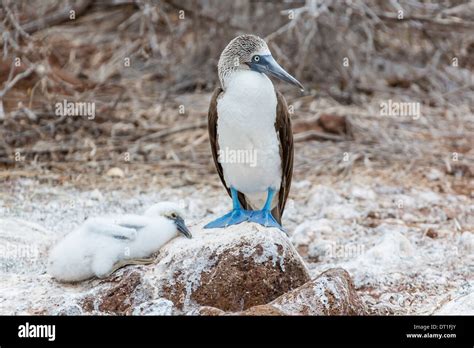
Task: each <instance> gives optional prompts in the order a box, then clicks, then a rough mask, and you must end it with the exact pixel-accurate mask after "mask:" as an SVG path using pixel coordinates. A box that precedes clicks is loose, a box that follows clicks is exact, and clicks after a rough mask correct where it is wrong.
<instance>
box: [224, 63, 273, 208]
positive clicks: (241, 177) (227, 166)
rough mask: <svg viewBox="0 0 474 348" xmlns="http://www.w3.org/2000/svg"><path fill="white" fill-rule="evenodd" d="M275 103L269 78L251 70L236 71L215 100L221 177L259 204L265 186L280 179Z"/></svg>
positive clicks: (263, 196) (271, 184)
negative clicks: (220, 95) (216, 100)
mask: <svg viewBox="0 0 474 348" xmlns="http://www.w3.org/2000/svg"><path fill="white" fill-rule="evenodd" d="M276 107H277V99H276V94H275V89H274V87H273V84H272V82H271V81H270V79H269V78H268V77H267V76H265V75H264V74H260V73H257V72H253V71H242V72H236V73H235V74H234V76H232V78H231V79H230V80H229V82H228V85H227V88H226V90H225V92H224V93H223V96H222V97H221V98H220V99H219V100H218V103H217V113H218V120H217V135H218V139H217V140H218V144H219V149H220V151H221V156H220V160H221V165H222V169H223V171H224V179H225V181H226V183H227V185H228V186H232V187H234V188H235V189H237V190H238V191H240V192H242V193H244V194H245V195H246V196H247V198H248V199H249V200H250V201H251V202H252V206H253V205H254V204H253V203H255V205H258V208H261V206H260V205H263V203H264V202H265V198H266V192H267V189H268V188H269V187H271V188H273V189H277V190H278V189H279V187H280V182H281V158H280V146H279V142H278V135H277V132H276V130H275V119H276Z"/></svg>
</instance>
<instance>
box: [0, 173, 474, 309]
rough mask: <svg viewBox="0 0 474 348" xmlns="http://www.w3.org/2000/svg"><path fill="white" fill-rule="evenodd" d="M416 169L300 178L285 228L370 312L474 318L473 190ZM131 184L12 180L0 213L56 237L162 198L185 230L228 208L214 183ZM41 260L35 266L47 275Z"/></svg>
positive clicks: (0, 197) (317, 267) (315, 270)
mask: <svg viewBox="0 0 474 348" xmlns="http://www.w3.org/2000/svg"><path fill="white" fill-rule="evenodd" d="M414 175H415V176H414ZM416 175H417V174H405V175H402V174H400V173H397V172H394V171H393V170H390V169H386V170H378V171H375V170H373V171H370V172H369V171H367V170H362V169H361V170H356V171H354V172H352V174H351V175H350V176H346V177H341V178H334V177H332V176H320V177H319V179H318V183H313V182H310V181H307V180H304V179H303V180H299V176H300V175H297V177H296V179H295V181H294V182H293V187H292V192H291V195H290V197H291V200H290V201H289V203H288V204H287V210H286V212H285V215H284V225H285V227H286V229H287V231H288V233H289V236H290V238H291V241H292V242H293V244H294V245H295V246H296V247H297V249H298V251H299V252H300V253H301V255H302V256H303V257H304V259H305V260H306V262H307V263H308V267H309V269H310V270H311V274H312V276H314V277H316V276H317V275H318V274H320V273H321V272H323V271H324V270H326V269H328V268H331V267H335V266H340V267H343V268H345V269H347V270H348V271H349V272H350V274H351V275H352V277H353V278H354V282H355V285H356V287H357V289H358V291H359V292H360V293H361V294H362V296H363V299H364V301H365V302H366V304H367V305H368V307H369V309H370V312H371V313H372V314H436V313H452V314H454V313H456V312H457V311H464V313H470V314H474V310H473V307H472V305H473V300H472V297H473V292H474V291H473V288H474V272H473V271H474V228H473V227H474V214H473V212H474V202H473V198H472V196H471V192H470V191H469V190H468V189H467V190H465V192H466V193H467V194H461V193H460V192H459V190H453V189H452V188H453V187H458V186H459V182H458V181H456V180H457V179H455V178H452V177H450V176H448V175H445V174H444V173H442V172H440V171H438V170H431V171H428V172H425V173H423V174H418V175H417V176H416ZM147 179H149V180H151V179H150V178H143V181H142V182H143V183H145V182H147ZM208 179H210V180H211V181H212V177H210V178H208ZM408 179H409V180H408ZM127 180H129V178H127V175H125V177H122V178H119V177H107V176H104V177H103V178H102V180H99V181H97V182H95V183H94V185H93V186H95V188H92V187H90V186H91V185H89V186H87V185H86V186H78V185H71V184H63V185H58V186H54V185H51V184H48V183H41V182H39V181H38V180H36V179H15V180H11V181H9V182H7V183H6V184H3V185H2V191H1V192H0V217H2V218H5V219H6V220H8V221H12V219H21V220H26V221H28V222H33V223H37V224H39V225H41V226H43V227H44V228H45V229H46V230H47V231H49V233H50V234H51V241H52V242H53V241H54V240H57V239H59V238H60V237H61V236H63V235H64V234H66V233H68V232H70V231H71V230H72V229H74V228H75V227H76V226H77V225H78V224H80V223H81V222H82V221H84V220H85V219H87V218H88V217H91V216H96V215H101V214H105V213H122V212H141V211H143V210H144V209H145V208H146V207H147V206H149V205H150V204H152V203H154V202H158V201H163V200H171V201H176V202H179V203H180V204H181V205H182V206H183V207H184V208H185V209H186V211H187V222H188V223H189V224H190V225H191V226H192V225H193V224H195V223H196V222H197V221H199V220H202V219H211V218H212V217H215V216H218V215H220V214H222V213H224V212H226V211H227V210H228V209H229V208H230V203H231V202H230V200H229V198H228V197H227V196H226V194H225V192H224V191H223V189H221V188H219V186H218V185H212V186H209V185H202V184H201V185H196V184H189V185H184V186H179V187H172V186H169V185H168V186H167V187H160V185H159V182H158V183H154V185H153V187H150V185H146V184H143V185H136V186H134V185H128V184H127ZM215 180H216V183H217V180H218V178H217V176H215ZM455 181H456V185H457V186H456V185H454V183H455ZM464 184H465V186H463V187H465V188H469V185H470V184H472V183H471V182H469V181H465V182H464ZM4 221H5V220H4ZM13 221H14V220H13ZM43 262H44V260H40V267H39V268H38V269H39V270H43V271H44V267H43V266H44V264H43ZM2 266H3V267H2V270H1V271H2V272H6V273H9V274H10V276H11V275H12V272H15V265H13V266H12V265H5V264H3V265H2ZM466 299H467V300H466ZM4 300H5V299H4ZM6 300H7V299H6ZM7 301H8V300H7ZM453 301H454V305H453V304H452V303H450V302H453ZM459 301H464V302H465V303H464V305H463V308H462V309H461V308H460V307H459V305H456V304H457V303H458V302H459ZM466 302H467V305H466ZM446 306H448V307H446ZM446 308H447V309H446Z"/></svg>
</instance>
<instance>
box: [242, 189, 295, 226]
mask: <svg viewBox="0 0 474 348" xmlns="http://www.w3.org/2000/svg"><path fill="white" fill-rule="evenodd" d="M274 195H275V190H273V189H271V188H269V189H268V194H267V200H266V201H265V205H264V206H263V208H262V210H257V211H254V212H253V213H252V216H251V217H250V220H249V221H250V222H256V223H257V224H260V225H262V226H264V227H276V228H278V229H280V230H281V231H283V232H285V230H284V229H283V227H282V226H281V225H280V224H279V223H278V222H277V221H276V220H275V218H274V217H273V215H272V213H271V206H272V200H273V196H274ZM285 233H286V232H285Z"/></svg>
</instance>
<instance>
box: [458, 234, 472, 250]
mask: <svg viewBox="0 0 474 348" xmlns="http://www.w3.org/2000/svg"><path fill="white" fill-rule="evenodd" d="M459 246H460V250H461V252H462V253H464V254H466V255H471V256H472V255H473V254H474V234H473V233H470V232H464V233H463V234H461V238H460V239H459Z"/></svg>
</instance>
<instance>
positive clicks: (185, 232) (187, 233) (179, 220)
mask: <svg viewBox="0 0 474 348" xmlns="http://www.w3.org/2000/svg"><path fill="white" fill-rule="evenodd" d="M174 223H175V224H176V227H177V228H178V231H179V232H180V233H182V234H183V235H184V236H185V237H186V238H192V237H193V235H192V234H191V231H189V229H188V228H187V227H186V224H185V223H184V220H183V218H182V217H179V216H178V217H177V218H176V219H174Z"/></svg>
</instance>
